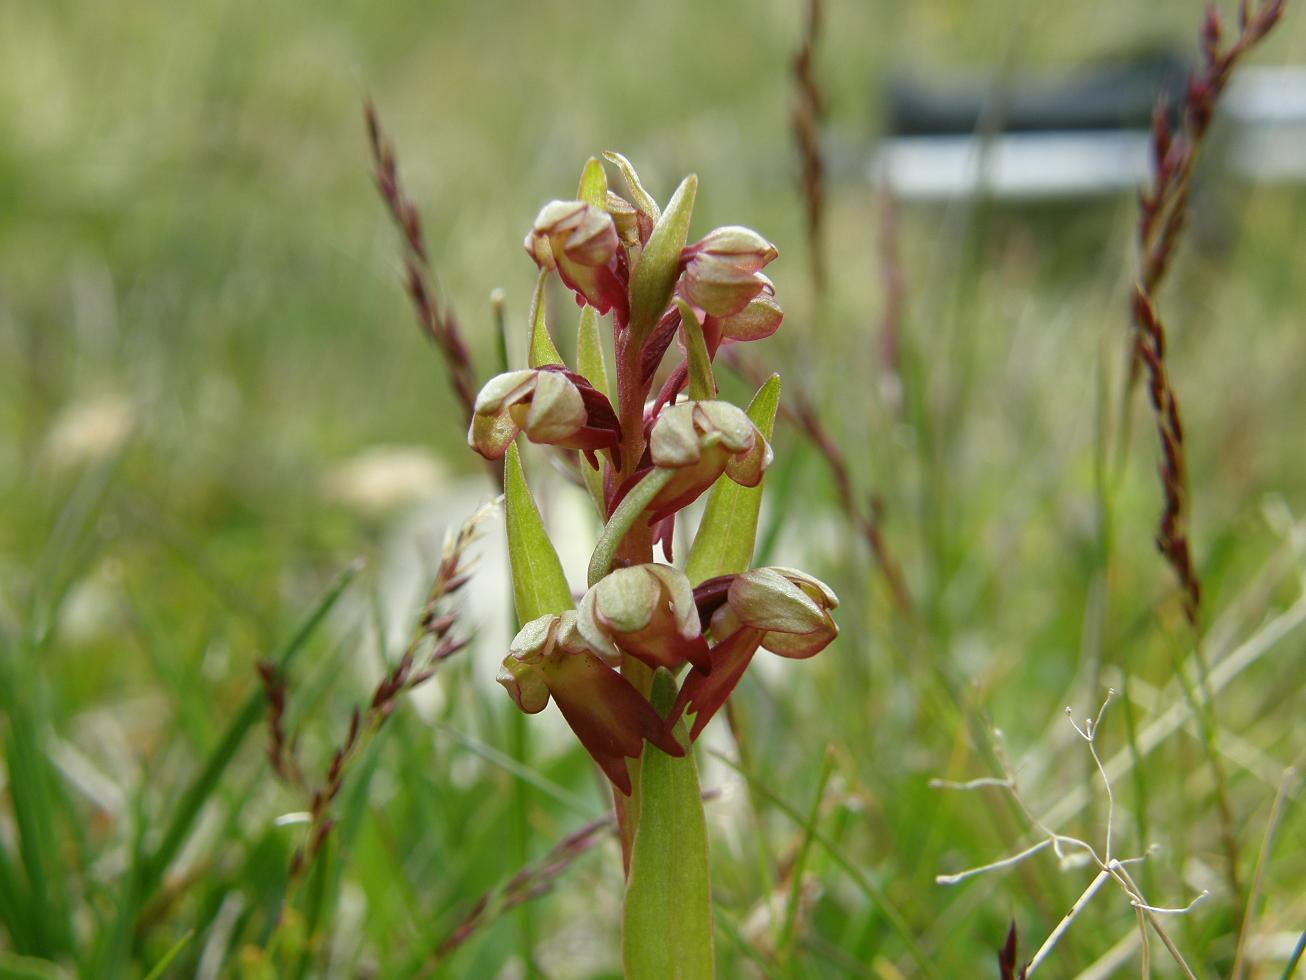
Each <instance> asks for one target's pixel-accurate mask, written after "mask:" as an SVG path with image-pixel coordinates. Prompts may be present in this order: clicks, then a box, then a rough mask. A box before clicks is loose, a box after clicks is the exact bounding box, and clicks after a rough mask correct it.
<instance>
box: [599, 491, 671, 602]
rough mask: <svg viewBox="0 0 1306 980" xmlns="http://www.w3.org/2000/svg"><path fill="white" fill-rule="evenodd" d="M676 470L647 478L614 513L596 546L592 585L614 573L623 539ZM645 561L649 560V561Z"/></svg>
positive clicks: (625, 498) (627, 495) (623, 499)
mask: <svg viewBox="0 0 1306 980" xmlns="http://www.w3.org/2000/svg"><path fill="white" fill-rule="evenodd" d="M673 472H674V471H673V470H669V469H655V470H652V471H651V472H650V473H649V474H648V475H647V476H645V477H644V479H642V480H640V481H639V482H638V483H636V484H635V485H634V486H633V487H632V488H631V490H630V492H629V493H628V494H626V496H625V497H623V498H622V500H621V503H619V504H618V505H617V509H616V510H614V511H613V512H612V517H611V518H610V519H609V520H608V523H607V526H606V527H604V528H603V533H602V534H601V535H599V543H598V544H597V545H595V546H594V555H593V557H592V558H591V559H590V568H589V584H590V586H591V587H593V586H594V585H596V584H597V583H598V581H599V579H601V578H603V577H604V576H605V575H607V574H608V572H610V571H612V562H613V559H614V558H616V556H617V549H618V548H620V547H621V544H622V541H623V539H624V538H625V537H626V532H628V531H629V530H630V528H631V526H632V525H633V524H634V523H635V521H636V520H637V519H638V518H639V517H640V515H641V514H643V513H644V511H645V510H647V509H648V505H649V504H650V503H651V502H652V500H653V498H654V497H656V496H657V494H658V491H659V490H661V489H662V488H663V487H665V486H666V485H667V483H668V482H669V481H670V480H671V475H672V473H673ZM642 560H644V561H647V560H648V558H643V559H642Z"/></svg>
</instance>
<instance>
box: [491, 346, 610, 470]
mask: <svg viewBox="0 0 1306 980" xmlns="http://www.w3.org/2000/svg"><path fill="white" fill-rule="evenodd" d="M619 429H620V426H619V424H618V422H617V416H616V413H615V412H613V411H612V405H611V404H610V403H609V402H608V400H607V398H606V397H604V395H603V394H602V393H601V392H599V391H597V390H596V389H595V388H594V386H593V385H591V384H590V383H589V382H588V381H587V380H585V378H583V377H581V376H580V375H579V374H576V373H574V372H572V371H568V370H566V369H565V368H559V367H555V366H551V365H550V366H545V367H542V368H532V369H530V370H525V371H509V372H508V373H507V374H500V375H497V376H495V377H493V378H491V379H490V380H489V381H487V382H486V384H485V387H483V388H482V389H481V391H480V394H478V395H477V396H476V404H475V411H474V414H473V416H472V424H471V428H470V430H469V431H468V433H467V444H468V445H469V446H471V447H472V448H473V449H475V450H476V451H477V452H478V453H480V454H481V455H482V456H484V457H485V458H486V459H498V458H499V457H501V456H502V455H503V454H504V453H505V452H507V450H508V445H509V443H511V442H512V441H513V439H515V438H517V433H518V432H522V431H524V432H525V433H526V438H527V439H529V440H530V441H531V442H538V443H544V444H546V445H553V446H562V447H564V448H567V449H579V450H582V451H583V452H585V453H586V455H587V456H588V457H589V459H590V463H591V464H592V465H595V466H597V460H596V459H595V458H594V453H595V452H597V451H599V450H602V449H612V448H614V447H615V446H616V444H617V434H618V431H619Z"/></svg>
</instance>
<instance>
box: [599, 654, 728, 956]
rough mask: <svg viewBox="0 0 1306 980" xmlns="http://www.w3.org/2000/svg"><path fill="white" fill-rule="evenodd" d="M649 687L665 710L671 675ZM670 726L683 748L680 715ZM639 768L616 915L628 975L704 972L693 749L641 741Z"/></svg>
mask: <svg viewBox="0 0 1306 980" xmlns="http://www.w3.org/2000/svg"><path fill="white" fill-rule="evenodd" d="M651 695H652V697H651V700H652V703H653V707H654V708H656V709H657V710H658V711H659V712H660V713H661V714H663V715H665V714H666V713H667V712H668V711H670V710H671V705H672V703H673V702H674V701H675V698H676V681H675V678H674V677H672V676H671V674H670V673H668V672H667V671H666V670H659V671H658V672H657V674H656V675H654V678H653V687H652V692H651ZM675 732H676V738H677V739H679V740H680V742H681V744H682V745H684V746H685V747H686V748H688V747H689V732H688V730H687V728H686V726H685V722H684V720H683V719H682V720H681V721H680V722H679V723H677V725H676V728H675ZM641 768H642V773H641V792H640V795H639V799H638V805H639V826H638V828H637V830H636V833H635V843H634V848H633V850H632V853H631V861H630V875H629V879H628V881H627V885H626V902H625V908H624V911H623V917H622V960H623V963H624V965H625V968H626V976H627V977H628V978H630V980H670V978H680V980H710V978H711V977H712V976H713V975H714V966H713V955H712V902H711V889H710V887H709V880H708V860H707V822H706V820H705V819H704V816H703V797H702V793H701V792H700V790H699V785H698V769H697V767H696V766H695V763H694V754H693V752H692V751H691V752H686V753H685V755H684V756H682V757H681V758H673V757H672V756H669V755H667V754H666V753H665V752H663V751H662V750H661V749H659V748H657V747H655V746H653V745H645V747H644V757H643V760H642V763H641ZM632 802H634V798H633V797H632Z"/></svg>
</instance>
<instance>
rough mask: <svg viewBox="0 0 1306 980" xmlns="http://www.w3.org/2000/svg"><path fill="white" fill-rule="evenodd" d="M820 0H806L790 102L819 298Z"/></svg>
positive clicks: (822, 279) (822, 278)
mask: <svg viewBox="0 0 1306 980" xmlns="http://www.w3.org/2000/svg"><path fill="white" fill-rule="evenodd" d="M823 6H824V5H823V2H822V0H807V6H806V9H805V11H804V16H803V33H802V40H801V41H800V43H799V47H798V51H797V53H796V54H795V55H794V61H793V72H794V83H795V86H796V88H797V96H798V98H797V103H796V104H795V106H794V141H795V143H796V144H797V146H798V159H799V165H800V174H801V181H802V192H803V213H804V217H805V218H806V222H807V246H808V261H809V262H810V264H811V275H812V292H813V295H814V296H815V297H816V298H817V300H818V301H819V300H820V298H821V297H822V296H824V294H825V286H826V264H825V240H824V237H823V235H824V226H825V162H824V159H823V158H822V155H821V118H822V116H823V115H824V114H825V99H824V98H823V97H822V95H821V89H820V86H819V85H818V84H817V82H816V73H815V71H814V67H813V61H814V56H815V51H816V42H817V38H818V37H819V36H820V33H821V22H822V20H823Z"/></svg>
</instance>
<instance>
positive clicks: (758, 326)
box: [703, 272, 784, 354]
mask: <svg viewBox="0 0 1306 980" xmlns="http://www.w3.org/2000/svg"><path fill="white" fill-rule="evenodd" d="M754 275H755V277H756V278H757V279H758V280H759V281H760V282H761V283H762V289H761V291H760V292H758V294H757V295H756V296H754V297H753V298H752V299H751V300H749V301H748V305H747V306H745V307H744V308H743V309H742V310H740V311H739V312H738V313H732V314H731V315H730V316H727V317H714V316H709V317H707V319H706V320H705V321H704V323H703V336H704V339H706V340H707V342H708V350H710V351H711V352H712V353H714V354H715V353H716V349H717V347H719V346H720V345H721V344H734V343H740V342H743V341H749V340H765V339H766V338H767V337H769V336H771V334H773V333H775V332H776V331H777V330H778V329H780V321H781V320H783V319H784V310H782V309H780V304H779V303H777V302H776V300H775V286H774V285H773V284H772V282H771V280H770V279H768V278H767V277H766V276H765V275H763V274H762V273H760V272H758V273H754Z"/></svg>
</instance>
